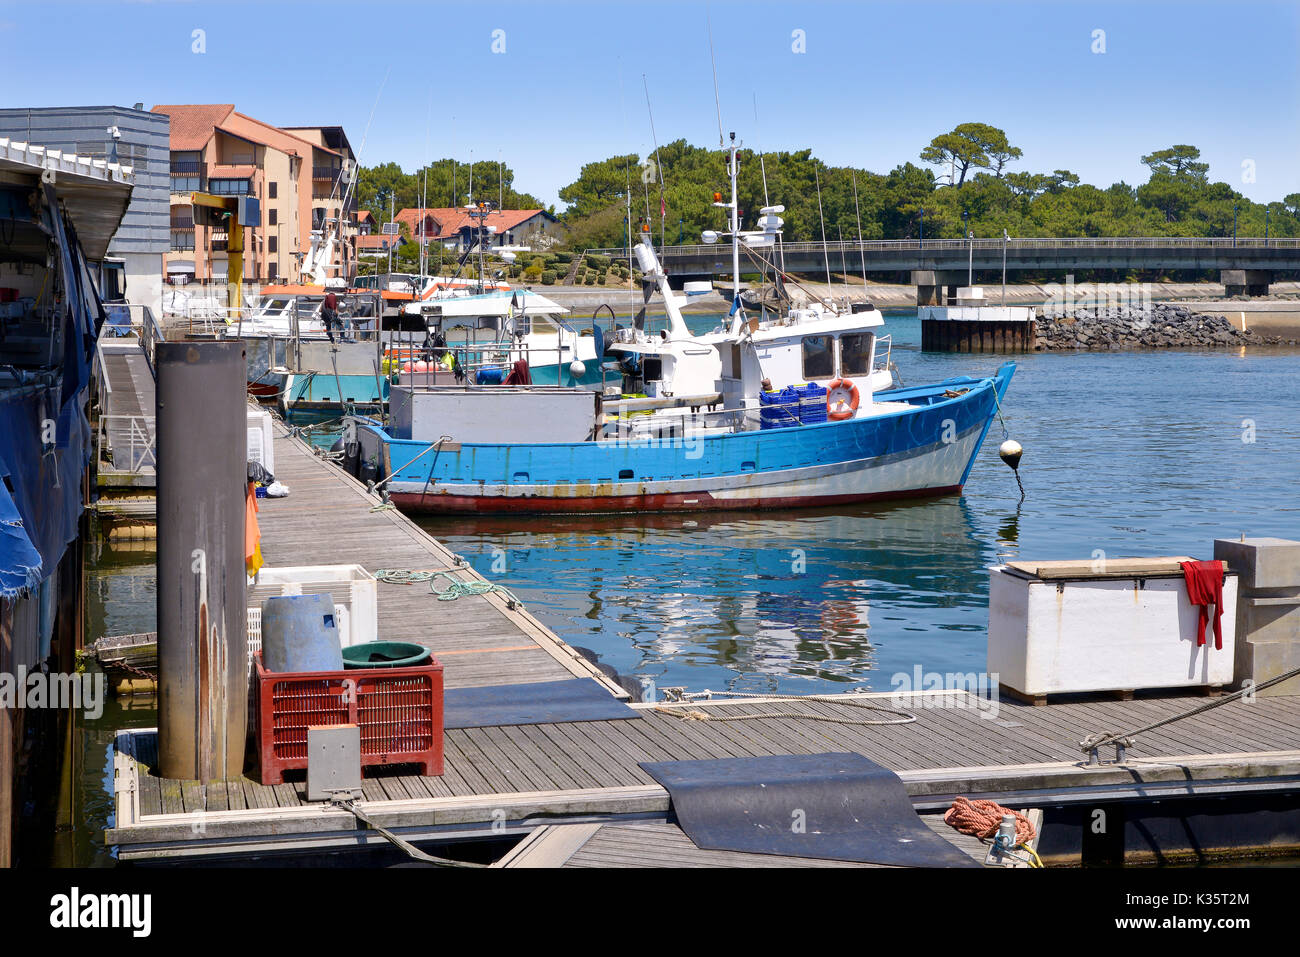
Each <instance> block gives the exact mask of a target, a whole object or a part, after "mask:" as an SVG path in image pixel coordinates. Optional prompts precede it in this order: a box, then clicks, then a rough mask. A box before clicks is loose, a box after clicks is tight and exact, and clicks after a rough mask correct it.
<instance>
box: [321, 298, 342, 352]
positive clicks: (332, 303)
mask: <svg viewBox="0 0 1300 957" xmlns="http://www.w3.org/2000/svg"><path fill="white" fill-rule="evenodd" d="M320 317H321V321H322V322H324V323H325V335H327V336H329V339H330V342H333V341H334V327H335V325H337V324H338V321H339V300H338V297H337V296H335V295H334V293H333V292H327V293H326V294H325V302H324V303H323V304H322V305H321V307H320Z"/></svg>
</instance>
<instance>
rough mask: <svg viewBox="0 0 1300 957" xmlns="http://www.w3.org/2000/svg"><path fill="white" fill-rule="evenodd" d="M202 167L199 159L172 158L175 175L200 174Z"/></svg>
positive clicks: (173, 173)
mask: <svg viewBox="0 0 1300 957" xmlns="http://www.w3.org/2000/svg"><path fill="white" fill-rule="evenodd" d="M202 169H203V164H202V163H201V162H200V161H199V160H172V175H173V176H198V175H199V173H200V172H201V171H202Z"/></svg>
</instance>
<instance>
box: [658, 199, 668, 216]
mask: <svg viewBox="0 0 1300 957" xmlns="http://www.w3.org/2000/svg"><path fill="white" fill-rule="evenodd" d="M667 215H668V207H667V206H665V205H664V198H663V197H662V196H660V197H659V217H660V218H661V219H662V218H663V217H664V216H667Z"/></svg>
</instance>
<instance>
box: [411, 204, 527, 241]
mask: <svg viewBox="0 0 1300 957" xmlns="http://www.w3.org/2000/svg"><path fill="white" fill-rule="evenodd" d="M544 212H545V210H542V209H498V210H493V211H492V212H490V213H488V214H487V218H486V219H485V220H484V223H485V224H486V225H488V226H495V227H496V231H497V232H498V233H501V232H504V231H506V230H507V229H514V228H515V227H516V226H518V225H519V224H520V223H525V222H527V221H528V220H530V219H532V218H533V217H534V216H536V215H537V214H539V213H544ZM421 213H423V214H424V217H425V218H431V219H432V220H433V224H434V225H433V229H432V231H430V233H429V238H430V239H441V238H443V237H447V236H454V235H456V234H457V233H459V232H460V231H461V230H462V229H464V228H465V227H466V226H473V225H475V223H476V222H477V220H475V219H471V218H470V215H469V211H468V210H465V209H459V208H447V207H441V208H438V209H434V208H432V207H429V208H426V209H420V208H418V207H416V208H414V209H403V210H401V211H400V212H399V213H398V214H397V215H396V216H394V217H393V218H394V219H395V220H396V221H397V222H399V223H406V225H407V227H408V228H409V229H410V230H411V235H412V236H416V235H417V226H418V225H419V222H420V219H421V215H420V214H421Z"/></svg>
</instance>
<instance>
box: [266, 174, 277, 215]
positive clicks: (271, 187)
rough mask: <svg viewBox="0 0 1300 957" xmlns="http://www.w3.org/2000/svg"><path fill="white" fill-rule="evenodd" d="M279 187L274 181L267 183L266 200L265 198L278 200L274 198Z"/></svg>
mask: <svg viewBox="0 0 1300 957" xmlns="http://www.w3.org/2000/svg"><path fill="white" fill-rule="evenodd" d="M279 185H280V184H279V183H277V182H275V180H272V181H271V182H269V183H267V184H266V198H267V199H277V198H278V197H277V196H276V190H277V189H278V188H279ZM272 215H274V214H272Z"/></svg>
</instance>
